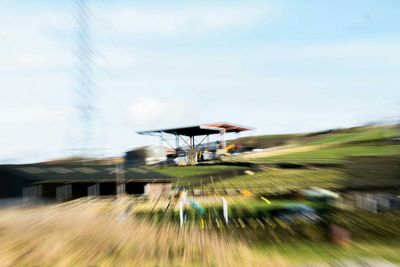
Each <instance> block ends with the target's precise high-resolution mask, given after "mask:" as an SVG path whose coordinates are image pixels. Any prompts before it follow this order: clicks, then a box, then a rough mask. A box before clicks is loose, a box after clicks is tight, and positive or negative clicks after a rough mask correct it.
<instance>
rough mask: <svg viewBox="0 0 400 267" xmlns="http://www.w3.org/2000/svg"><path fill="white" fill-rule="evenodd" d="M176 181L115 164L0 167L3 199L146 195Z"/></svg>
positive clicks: (150, 172) (155, 173)
mask: <svg viewBox="0 0 400 267" xmlns="http://www.w3.org/2000/svg"><path fill="white" fill-rule="evenodd" d="M171 182H172V178H171V177H168V176H165V175H163V174H160V173H157V172H153V171H151V170H148V169H146V168H143V167H141V168H140V167H134V166H123V165H121V164H120V165H115V164H94V163H93V164H83V163H62V164H45V163H41V164H22V165H0V198H33V197H38V198H43V199H49V200H52V199H54V200H69V199H75V198H80V197H86V196H110V195H116V194H117V191H118V190H119V189H118V188H121V189H120V190H122V191H123V192H125V193H127V194H134V195H141V194H145V193H146V192H145V187H146V186H147V185H151V184H161V185H163V184H166V185H167V184H171Z"/></svg>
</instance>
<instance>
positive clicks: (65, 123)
mask: <svg viewBox="0 0 400 267" xmlns="http://www.w3.org/2000/svg"><path fill="white" fill-rule="evenodd" d="M90 7H91V13H92V19H91V26H92V34H93V38H92V43H91V45H92V48H93V49H94V51H95V55H94V57H93V61H94V63H93V67H94V72H93V76H92V79H93V82H94V85H95V86H94V88H93V90H94V93H95V95H96V98H95V99H94V101H93V105H94V107H95V112H94V114H93V119H92V126H91V128H92V129H93V135H92V137H91V139H90V141H89V142H87V143H86V144H83V145H82V126H81V121H80V118H79V113H78V111H77V109H76V105H78V104H79V97H78V95H77V93H76V90H77V88H78V73H77V67H78V66H79V63H78V61H77V59H76V57H75V55H74V51H75V50H76V32H77V26H76V20H75V18H74V16H75V15H76V5H75V2H74V1H72V0H70V1H65V0H58V1H50V0H48V1H43V0H35V1H27V0H25V1H22V0H19V1H16V0H2V1H1V5H0V25H1V27H0V40H1V41H0V90H1V97H0V125H1V133H0V137H1V138H0V162H29V161H38V160H43V159H50V158H54V157H62V156H67V155H71V154H73V153H74V152H73V150H74V149H77V148H80V147H88V148H93V149H95V150H96V151H97V152H98V153H100V154H106V155H116V154H119V153H122V152H123V151H125V150H127V149H130V148H133V147H136V146H141V145H146V144H158V143H159V140H158V139H157V138H152V137H143V136H140V135H138V134H136V133H135V131H137V130H146V129H157V128H161V127H173V126H185V125H193V124H196V123H203V122H215V121H228V122H234V123H235V122H236V123H239V124H244V125H249V126H252V127H255V128H256V130H254V131H252V132H251V134H275V133H288V132H305V131H314V130H321V129H326V128H332V127H347V126H354V125H358V124H362V123H366V122H369V121H371V120H377V119H381V118H384V117H387V116H393V115H399V114H400V89H399V79H400V75H399V74H400V35H399V34H400V29H399V25H400V1H397V0H393V1H385V0H380V1H375V0H374V1H368V0H360V1H351V0H345V1H340V0H332V1H317V0H315V1H313V0H304V1H301V0H292V1H282V0H279V1H265V0H264V1H232V0H230V1H215V0H214V1H121V0H114V1H111V0H102V1H101V0H98V1H92V4H91V5H90ZM97 152H96V153H97Z"/></svg>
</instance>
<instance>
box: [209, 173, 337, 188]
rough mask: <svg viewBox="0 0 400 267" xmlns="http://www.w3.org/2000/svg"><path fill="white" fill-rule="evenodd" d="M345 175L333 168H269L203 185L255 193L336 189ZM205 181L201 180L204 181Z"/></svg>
mask: <svg viewBox="0 0 400 267" xmlns="http://www.w3.org/2000/svg"><path fill="white" fill-rule="evenodd" d="M344 180H345V175H344V174H343V173H341V172H340V171H339V170H334V169H306V170H304V169H278V168H271V169H268V170H265V171H262V172H259V173H256V174H254V175H239V176H236V177H232V178H226V179H221V180H214V183H213V184H212V183H210V182H209V183H207V184H206V185H204V186H205V187H206V188H208V189H212V188H216V189H217V190H223V189H224V188H235V189H249V190H250V191H251V192H255V193H258V192H259V193H271V194H274V193H288V192H290V191H291V190H298V189H305V188H309V187H313V186H316V187H323V188H327V189H336V188H341V187H342V186H343V182H344ZM205 182H206V181H203V183H205Z"/></svg>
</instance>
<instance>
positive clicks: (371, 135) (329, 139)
mask: <svg viewBox="0 0 400 267" xmlns="http://www.w3.org/2000/svg"><path fill="white" fill-rule="evenodd" d="M398 135H399V130H398V129H395V128H394V127H367V128H359V129H354V130H353V131H348V132H338V133H331V134H326V135H323V136H322V137H320V138H318V139H315V140H312V141H310V142H306V143H307V145H322V144H339V143H348V142H357V141H358V142H359V141H374V140H380V139H385V138H393V137H395V136H398Z"/></svg>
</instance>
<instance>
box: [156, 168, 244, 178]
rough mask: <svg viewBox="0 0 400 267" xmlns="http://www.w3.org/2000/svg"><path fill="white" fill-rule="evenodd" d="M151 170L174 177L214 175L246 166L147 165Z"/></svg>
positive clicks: (241, 169)
mask: <svg viewBox="0 0 400 267" xmlns="http://www.w3.org/2000/svg"><path fill="white" fill-rule="evenodd" d="M149 168H150V169H151V170H153V171H156V172H159V173H162V174H165V175H168V176H171V177H176V178H191V177H204V176H209V175H216V174H218V173H222V172H226V171H233V172H235V171H237V172H239V173H240V172H241V171H243V170H246V169H247V168H246V167H242V166H231V165H209V166H208V165H198V166H182V167H177V166H173V167H149Z"/></svg>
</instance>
